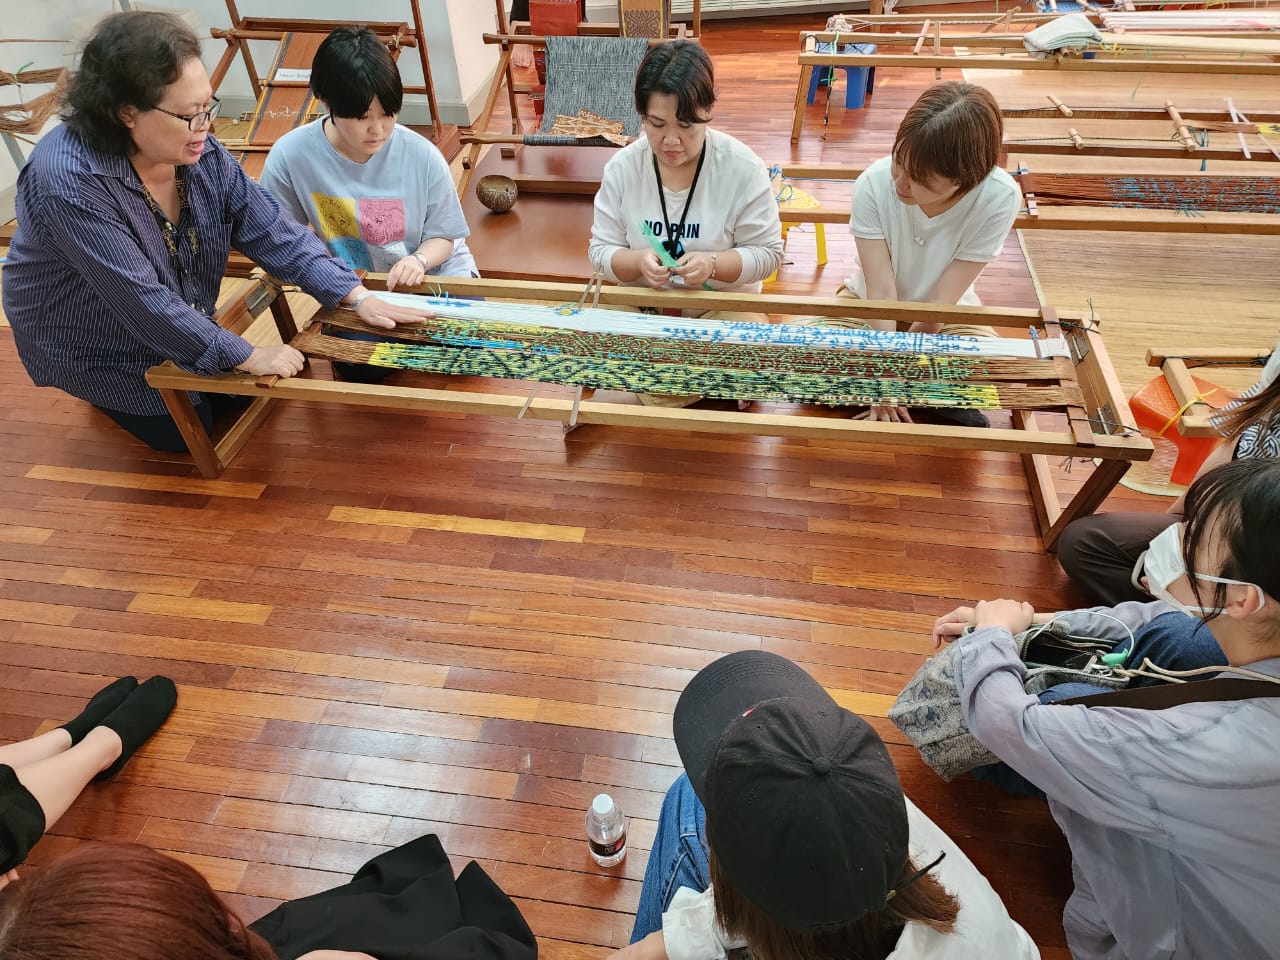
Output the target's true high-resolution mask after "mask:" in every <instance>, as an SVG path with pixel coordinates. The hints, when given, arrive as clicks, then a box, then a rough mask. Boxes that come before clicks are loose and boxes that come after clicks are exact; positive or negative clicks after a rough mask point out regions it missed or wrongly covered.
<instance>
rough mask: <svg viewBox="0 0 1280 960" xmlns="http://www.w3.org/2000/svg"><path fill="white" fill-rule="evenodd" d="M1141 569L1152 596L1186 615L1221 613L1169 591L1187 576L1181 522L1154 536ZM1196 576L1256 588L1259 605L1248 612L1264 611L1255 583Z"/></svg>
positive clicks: (1213, 581) (1263, 598)
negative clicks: (1193, 603)
mask: <svg viewBox="0 0 1280 960" xmlns="http://www.w3.org/2000/svg"><path fill="white" fill-rule="evenodd" d="M1142 572H1143V575H1144V576H1146V578H1147V589H1148V590H1150V591H1151V595H1152V596H1153V597H1155V598H1156V599H1157V600H1163V601H1164V602H1165V603H1167V604H1169V605H1170V606H1172V607H1176V608H1177V609H1179V610H1181V611H1182V612H1183V613H1185V614H1186V615H1187V616H1189V617H1196V618H1203V617H1208V616H1212V615H1213V614H1215V613H1221V612H1222V611H1220V610H1218V609H1216V608H1213V607H1198V606H1194V605H1192V604H1189V603H1183V602H1182V601H1181V600H1179V599H1178V598H1177V597H1175V596H1174V595H1173V594H1172V593H1170V592H1169V587H1171V586H1172V585H1173V584H1174V583H1175V582H1176V581H1178V580H1179V579H1181V578H1182V577H1185V576H1187V565H1186V564H1185V563H1184V562H1183V560H1182V524H1180V523H1175V524H1173V525H1172V526H1168V527H1165V528H1164V529H1163V530H1161V531H1160V533H1159V534H1157V535H1156V536H1155V537H1153V538H1152V540H1151V543H1150V544H1149V545H1148V546H1147V552H1146V553H1145V554H1144V555H1143V558H1142ZM1195 577H1196V579H1197V580H1207V581H1209V582H1210V583H1229V584H1231V583H1234V584H1239V585H1240V586H1242V587H1253V589H1254V590H1256V591H1257V592H1258V605H1257V606H1256V607H1255V608H1254V609H1253V610H1251V611H1250V612H1249V614H1248V615H1249V616H1253V615H1254V614H1255V613H1257V612H1258V611H1259V610H1261V609H1262V607H1263V604H1265V603H1266V597H1265V595H1264V594H1263V592H1262V588H1261V587H1259V586H1258V585H1257V584H1256V583H1246V582H1245V581H1243V580H1229V579H1227V578H1226V577H1211V576H1209V575H1208V574H1207V573H1197V574H1196V575H1195Z"/></svg>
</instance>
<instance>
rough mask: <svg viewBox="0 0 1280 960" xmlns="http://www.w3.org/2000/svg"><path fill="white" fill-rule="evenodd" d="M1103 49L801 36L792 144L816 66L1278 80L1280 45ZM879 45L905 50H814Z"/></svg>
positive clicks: (941, 37) (1148, 40) (994, 40)
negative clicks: (1058, 50) (1054, 52)
mask: <svg viewBox="0 0 1280 960" xmlns="http://www.w3.org/2000/svg"><path fill="white" fill-rule="evenodd" d="M1103 38H1104V41H1106V42H1105V43H1104V44H1103V46H1102V47H1101V48H1099V49H1096V50H1091V51H1089V56H1088V57H1087V58H1085V57H1082V56H1079V55H1066V54H1065V53H1063V54H1062V55H1060V56H1051V57H1047V58H1045V59H1036V58H1035V57H1032V56H1031V55H1030V54H1029V53H1027V51H1026V49H1025V48H1024V47H1023V45H1022V38H1021V36H1020V35H1018V34H1007V33H980V34H966V35H955V34H951V35H948V34H944V33H943V32H942V24H941V23H940V22H938V23H934V24H933V29H932V32H929V30H927V29H922V30H921V32H920V33H918V34H894V33H874V32H865V33H863V32H859V33H828V32H823V31H818V32H813V31H805V32H802V33H801V34H800V45H801V52H800V56H799V58H798V61H799V64H800V77H799V79H798V80H797V82H796V97H795V107H794V111H793V116H792V122H791V142H792V143H798V142H799V140H800V131H801V129H802V127H803V125H804V114H805V107H806V101H807V98H808V92H809V85H810V81H811V79H812V74H813V69H814V68H815V67H877V66H880V67H920V68H927V69H932V70H933V71H934V72H935V75H936V76H937V78H938V79H941V78H942V71H943V70H944V69H965V70H1058V71H1086V72H1093V73H1109V72H1110V73H1194V74H1201V75H1206V76H1212V75H1225V76H1251V77H1280V41H1278V40H1274V39H1272V40H1268V39H1257V38H1235V37H1177V36H1162V35H1156V34H1151V35H1146V34H1139V35H1137V36H1128V35H1124V34H1104V35H1103ZM819 43H826V44H832V43H834V44H841V45H843V44H853V43H874V44H876V46H877V48H879V47H883V46H905V47H910V48H911V49H910V51H906V52H898V53H881V52H879V49H877V52H875V53H840V52H838V49H837V50H834V51H832V52H823V53H819V52H818V51H817V45H818V44H819ZM955 47H965V48H970V47H971V48H974V49H978V50H981V51H984V52H981V53H974V54H964V55H961V54H957V53H955V52H952V53H944V52H943V51H944V49H947V48H951V49H953V51H954V48H955Z"/></svg>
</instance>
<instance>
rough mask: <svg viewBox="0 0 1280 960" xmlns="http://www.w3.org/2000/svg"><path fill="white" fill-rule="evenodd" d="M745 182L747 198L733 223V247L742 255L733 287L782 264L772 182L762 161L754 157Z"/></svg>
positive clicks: (742, 189)
mask: <svg viewBox="0 0 1280 960" xmlns="http://www.w3.org/2000/svg"><path fill="white" fill-rule="evenodd" d="M753 166H754V169H753V171H752V173H751V178H750V180H749V182H748V183H747V184H746V185H744V186H742V187H740V188H739V189H740V195H741V196H745V197H746V198H747V200H746V202H745V203H744V204H743V206H742V209H741V210H740V211H739V213H738V218H737V221H736V222H735V223H734V224H733V228H732V230H733V249H735V250H737V251H738V255H739V256H741V257H742V275H741V276H739V277H738V279H737V280H736V281H734V284H735V286H742V285H743V284H748V283H758V282H759V281H761V280H763V279H764V278H765V277H767V276H769V275H770V274H771V273H773V271H775V270H777V269H778V267H780V266H781V265H782V223H781V220H780V219H779V216H778V201H777V199H776V198H775V197H774V194H773V183H772V182H771V181H770V180H769V171H768V170H766V169H765V166H764V163H763V162H762V161H760V160H756V162H755V163H754V165H753Z"/></svg>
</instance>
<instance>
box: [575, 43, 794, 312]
mask: <svg viewBox="0 0 1280 960" xmlns="http://www.w3.org/2000/svg"><path fill="white" fill-rule="evenodd" d="M635 96H636V110H637V111H639V113H640V115H641V116H642V117H643V118H644V136H643V137H641V138H640V139H638V140H636V141H635V142H634V143H632V144H630V145H629V146H627V147H624V148H623V149H622V150H620V151H619V152H618V154H617V155H616V156H615V157H613V158H612V159H611V160H610V161H609V163H608V164H607V165H606V166H605V169H604V178H603V182H602V183H601V184H600V190H599V192H598V193H597V194H596V213H595V223H594V224H593V225H592V227H591V246H590V250H589V255H590V257H591V264H592V266H593V267H594V268H595V269H596V270H599V271H602V272H603V273H604V275H605V277H606V278H607V279H609V280H611V281H613V282H615V283H621V284H625V285H629V286H645V285H647V286H651V287H657V288H669V287H679V286H681V285H683V286H685V287H688V288H690V289H693V290H697V289H700V288H701V287H702V286H703V284H704V283H705V284H708V285H710V286H711V287H713V288H715V289H717V290H736V291H743V292H750V293H759V292H760V289H761V282H762V281H763V280H764V278H765V277H767V276H769V275H770V274H771V273H773V271H774V270H776V269H777V268H778V266H779V265H780V264H781V263H782V227H781V224H780V223H779V220H778V204H777V201H776V200H775V198H774V194H773V188H772V186H771V185H770V183H769V174H768V171H767V170H766V169H765V165H764V163H763V161H761V159H760V158H759V157H757V156H756V155H755V154H754V153H752V152H751V150H749V149H748V148H747V147H746V146H744V145H743V144H742V143H740V142H738V141H737V140H735V139H734V138H733V137H731V136H729V135H728V134H724V133H720V132H719V131H718V130H712V129H710V128H709V127H708V126H707V124H708V123H709V122H710V120H711V108H712V107H714V106H715V102H716V96H715V77H714V74H713V72H712V67H711V59H710V58H709V57H708V56H707V54H706V51H705V50H703V49H702V47H701V46H699V45H698V44H697V43H694V42H692V41H689V40H673V41H671V42H670V43H663V44H659V45H657V46H655V47H653V48H652V49H651V50H650V51H649V53H648V54H647V55H646V56H645V58H644V60H643V61H642V62H641V64H640V69H639V70H638V71H637V72H636V89H635ZM650 234H652V235H653V236H654V237H656V239H657V240H658V241H659V242H660V243H661V244H662V246H663V247H664V248H665V250H666V252H667V253H668V254H670V256H671V259H672V260H674V261H675V263H676V266H675V267H669V266H666V265H664V264H663V262H662V259H661V258H660V257H659V256H658V254H657V252H656V251H655V250H654V247H653V242H652V241H651V239H650Z"/></svg>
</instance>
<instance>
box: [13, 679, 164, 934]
mask: <svg viewBox="0 0 1280 960" xmlns="http://www.w3.org/2000/svg"><path fill="white" fill-rule="evenodd" d="M177 699H178V693H177V689H176V688H175V687H174V685H173V681H172V680H170V679H169V678H168V677H152V678H151V679H150V680H148V681H147V682H146V683H143V684H139V683H138V681H137V680H135V679H134V678H133V677H121V678H120V679H119V680H115V681H113V682H112V683H110V684H108V685H107V686H106V687H104V688H103V689H101V690H99V691H98V692H97V694H95V695H94V697H93V699H92V700H90V701H89V703H88V705H87V706H86V707H85V708H84V710H83V711H81V713H80V715H79V716H78V717H75V718H74V719H72V720H68V721H67V722H66V723H64V724H63V725H62V726H60V727H55V728H54V729H52V730H50V731H48V732H47V733H42V734H40V735H39V736H37V737H31V738H30V739H27V740H21V741H19V742H17V743H10V744H6V745H4V746H0V888H2V887H4V886H5V885H6V884H7V883H11V882H13V881H14V880H16V879H17V877H18V874H17V871H16V869H15V868H17V867H19V866H21V865H22V863H23V861H25V860H26V859H27V853H28V852H29V851H30V850H31V848H32V847H33V846H35V844H36V841H38V840H39V839H40V838H41V837H42V836H44V832H45V831H46V830H47V829H49V827H51V826H53V824H54V823H56V822H57V821H58V818H60V817H61V816H62V815H63V814H64V813H66V812H67V809H68V808H69V807H70V806H71V804H72V803H73V802H74V801H75V799H76V797H78V796H80V793H81V791H82V790H84V788H85V787H86V786H88V785H89V783H90V782H91V781H93V780H109V779H110V778H111V777H114V776H115V775H116V774H117V773H119V772H120V770H121V769H122V768H123V767H124V765H125V764H126V763H127V762H128V761H129V758H130V757H131V756H133V754H134V752H135V751H136V750H137V749H138V748H139V747H140V746H142V744H144V743H146V741H147V740H149V739H150V738H151V736H152V734H154V733H155V732H156V731H157V730H159V729H160V727H161V726H162V725H163V724H164V722H165V720H167V719H168V718H169V714H171V713H172V712H173V708H174V705H175V704H176V703H177ZM0 956H3V957H8V956H9V954H8V953H7V952H6V951H4V950H2V949H0Z"/></svg>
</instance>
